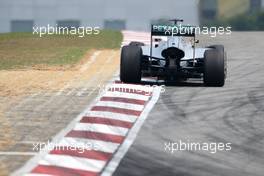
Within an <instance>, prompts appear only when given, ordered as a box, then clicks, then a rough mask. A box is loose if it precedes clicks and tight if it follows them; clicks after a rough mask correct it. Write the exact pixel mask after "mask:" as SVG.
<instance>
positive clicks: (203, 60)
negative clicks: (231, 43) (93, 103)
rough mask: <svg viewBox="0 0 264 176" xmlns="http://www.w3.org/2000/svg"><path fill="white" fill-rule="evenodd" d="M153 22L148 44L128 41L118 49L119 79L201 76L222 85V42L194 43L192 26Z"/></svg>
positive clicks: (138, 79)
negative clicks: (119, 51) (119, 55)
mask: <svg viewBox="0 0 264 176" xmlns="http://www.w3.org/2000/svg"><path fill="white" fill-rule="evenodd" d="M172 21H173V22H174V24H173V25H152V27H151V38H150V40H151V42H150V46H146V45H144V44H143V43H140V42H131V43H130V44H129V45H126V46H123V47H122V51H121V64H120V79H121V81H122V82H125V83H139V82H140V81H141V78H142V77H150V76H151V77H157V78H158V79H164V80H165V81H183V80H187V79H189V78H203V81H204V84H205V85H206V86H219V87H221V86H224V84H225V78H226V53H225V50H224V46H223V45H212V46H208V47H205V48H198V47H196V43H198V42H199V41H198V40H196V38H195V37H196V36H195V27H194V26H184V25H181V24H178V23H179V22H182V21H183V20H179V19H174V20H172Z"/></svg>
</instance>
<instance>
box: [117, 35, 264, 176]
mask: <svg viewBox="0 0 264 176" xmlns="http://www.w3.org/2000/svg"><path fill="white" fill-rule="evenodd" d="M263 34H264V33H263V32H244V33H232V35H231V36H221V37H217V38H209V37H200V43H202V44H214V43H222V44H223V45H224V46H225V48H226V51H227V53H228V77H227V81H226V85H225V86H224V87H223V88H212V87H204V86H203V85H202V84H201V82H193V83H186V84H182V85H172V86H166V91H165V93H162V94H161V96H160V99H159V101H158V102H157V104H156V105H155V107H154V109H153V110H152V112H151V113H150V114H149V117H148V119H147V120H146V121H145V123H144V125H143V126H142V128H141V130H140V132H139V134H138V136H137V138H136V140H135V142H134V144H133V145H132V147H131V148H130V149H129V151H128V153H127V154H126V156H125V157H124V158H123V160H122V161H121V163H120V165H119V167H118V168H117V170H116V172H115V173H114V176H121V175H122V176H123V175H126V176H139V175H140V176H141V175H157V176H161V175H164V176H172V175H173V176H174V175H175V176H197V175H198V176H207V175H208V176H212V175H225V176H227V175H228V176H229V175H230V176H236V175H237V176H249V175H250V176H262V175H263V173H264V167H263V166H264V148H263V145H264V128H263V126H264V58H263V54H264V52H263V48H264V42H263V41H264V35H263ZM179 140H182V141H190V142H207V143H213V142H217V143H220V142H223V143H232V144H231V147H232V149H231V150H230V151H218V152H216V153H215V154H212V153H210V152H208V151H174V153H171V152H168V151H166V150H165V143H167V142H179Z"/></svg>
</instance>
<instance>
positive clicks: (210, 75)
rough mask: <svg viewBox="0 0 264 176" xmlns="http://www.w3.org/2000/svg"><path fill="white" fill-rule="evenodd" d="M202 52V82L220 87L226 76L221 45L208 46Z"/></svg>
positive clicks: (224, 58) (224, 57)
mask: <svg viewBox="0 0 264 176" xmlns="http://www.w3.org/2000/svg"><path fill="white" fill-rule="evenodd" d="M210 48H212V49H210V50H206V51H205V54H204V75H203V79H204V84H205V85H206V86H213V87H222V86H224V84H225V78H226V56H225V51H224V47H223V46H222V45H214V46H210Z"/></svg>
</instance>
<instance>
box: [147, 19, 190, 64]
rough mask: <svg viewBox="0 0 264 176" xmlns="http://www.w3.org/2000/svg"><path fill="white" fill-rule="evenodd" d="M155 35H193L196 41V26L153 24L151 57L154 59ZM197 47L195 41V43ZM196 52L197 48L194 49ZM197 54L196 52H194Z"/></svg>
mask: <svg viewBox="0 0 264 176" xmlns="http://www.w3.org/2000/svg"><path fill="white" fill-rule="evenodd" d="M153 36H168V37H169V36H171V37H173V36H183V37H193V38H194V41H195V26H186V25H181V24H180V25H176V24H175V25H151V37H150V59H151V61H152V47H153ZM194 47H195V43H194ZM193 51H194V52H195V50H193ZM194 56H195V53H194Z"/></svg>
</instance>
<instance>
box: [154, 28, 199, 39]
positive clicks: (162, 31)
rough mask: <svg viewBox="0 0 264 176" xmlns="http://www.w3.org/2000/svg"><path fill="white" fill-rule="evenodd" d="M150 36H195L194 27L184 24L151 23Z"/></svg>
mask: <svg viewBox="0 0 264 176" xmlns="http://www.w3.org/2000/svg"><path fill="white" fill-rule="evenodd" d="M151 36H184V37H195V27H194V26H184V25H151Z"/></svg>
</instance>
